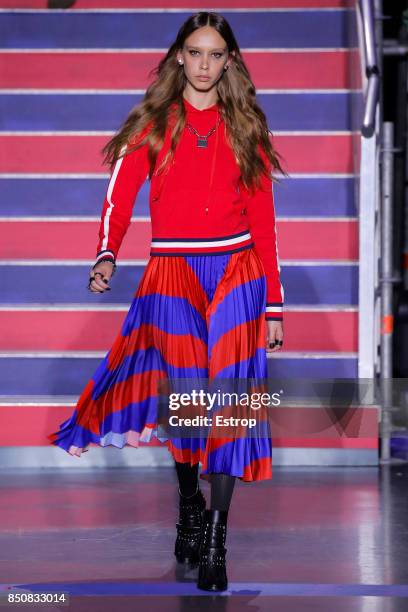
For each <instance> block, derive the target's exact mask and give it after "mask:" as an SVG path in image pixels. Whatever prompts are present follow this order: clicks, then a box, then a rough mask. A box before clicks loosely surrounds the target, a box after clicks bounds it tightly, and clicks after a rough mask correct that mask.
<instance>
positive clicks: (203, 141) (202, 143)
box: [197, 138, 208, 147]
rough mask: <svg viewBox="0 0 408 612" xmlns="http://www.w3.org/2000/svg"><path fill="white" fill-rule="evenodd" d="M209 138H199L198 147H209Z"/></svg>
mask: <svg viewBox="0 0 408 612" xmlns="http://www.w3.org/2000/svg"><path fill="white" fill-rule="evenodd" d="M207 146H208V142H207V138H197V147H207Z"/></svg>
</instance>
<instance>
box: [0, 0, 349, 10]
mask: <svg viewBox="0 0 408 612" xmlns="http://www.w3.org/2000/svg"><path fill="white" fill-rule="evenodd" d="M354 3H355V0H256V2H249V0H220V1H219V2H209V3H207V4H206V6H207V7H208V8H213V9H214V8H247V7H250V8H317V9H319V8H324V7H334V8H342V7H349V6H354ZM202 5H203V3H202V0H161V1H160V2H159V1H156V2H151V1H150V2H149V0H76V2H75V4H74V6H72V7H71V10H72V9H95V8H190V7H191V8H197V9H201V7H202ZM0 8H23V9H30V8H47V1H46V0H0Z"/></svg>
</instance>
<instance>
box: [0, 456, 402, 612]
mask: <svg viewBox="0 0 408 612" xmlns="http://www.w3.org/2000/svg"><path fill="white" fill-rule="evenodd" d="M176 482H177V481H176V473H175V470H174V468H172V467H160V468H137V469H136V468H132V469H129V468H128V469H94V470H90V469H86V470H83V469H72V470H66V469H64V470H58V471H57V470H24V471H21V470H9V471H3V472H2V473H1V475H0V608H10V609H13V610H19V609H21V610H29V609H41V610H42V609H44V610H75V611H85V610H87V611H89V612H91V611H92V612H93V611H99V610H101V611H105V610H106V611H108V610H109V611H112V610H114V611H115V612H116V611H119V610H148V611H149V612H153V611H155V610H166V611H176V610H177V611H187V610H191V609H197V610H233V611H234V612H236V611H240V610H248V612H257V611H258V610H276V611H277V612H288V611H290V612H301V611H303V610H313V611H325V612H326V611H330V612H337V611H340V610H341V611H345V610H347V612H357V611H358V612H388V611H389V612H391V611H397V610H398V611H406V610H408V512H407V509H408V507H407V506H408V504H407V484H408V466H407V465H405V464H399V465H393V466H380V467H374V468H364V467H359V468H358V467H356V468H344V467H342V468H333V467H330V468H302V469H300V468H297V469H295V468H283V467H279V468H278V467H276V468H274V472H273V477H272V480H269V481H263V482H258V483H243V482H241V481H238V482H237V484H236V488H235V491H234V495H233V500H232V505H231V509H230V513H229V520H228V534H227V542H226V546H227V550H228V552H227V568H228V577H229V589H228V590H227V591H224V592H223V593H222V594H211V593H207V592H205V591H201V590H199V589H197V587H196V576H197V568H196V567H195V568H194V567H189V566H184V567H183V566H181V565H178V564H177V563H176V560H175V557H174V555H173V546H174V539H175V521H176V519H177V502H178V497H177V484H176ZM200 486H201V487H202V490H203V491H204V494H205V496H206V498H207V501H208V502H209V500H210V487H209V484H208V483H206V482H203V481H201V480H200ZM50 592H63V593H67V594H69V601H68V602H67V603H66V604H65V605H61V604H58V605H57V604H55V603H53V604H47V605H40V604H30V605H29V604H26V605H20V604H18V603H8V597H9V596H10V595H16V594H21V596H23V595H24V594H26V596H27V594H28V595H30V593H37V594H39V593H50Z"/></svg>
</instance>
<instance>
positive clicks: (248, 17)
mask: <svg viewBox="0 0 408 612" xmlns="http://www.w3.org/2000/svg"><path fill="white" fill-rule="evenodd" d="M222 13H223V15H224V16H225V17H226V18H227V19H228V21H229V23H230V25H231V26H232V28H233V30H234V32H235V35H236V37H237V40H238V44H239V45H240V47H253V46H254V32H256V47H271V46H273V47H275V48H276V47H291V48H295V47H297V48H299V47H308V48H313V47H326V48H330V47H349V46H356V44H357V43H356V40H357V39H356V31H355V27H353V26H352V25H349V24H348V22H349V15H348V11H342V10H339V11H336V10H333V11H319V10H316V11H290V12H284V11H282V12H274V11H269V12H255V13H248V12H242V13H231V12H228V11H223V12H222ZM190 15H191V13H190V12H179V13H167V12H162V13H160V12H159V13H143V12H141V13H126V12H123V13H114V12H113V13H103V12H100V13H99V12H98V13H68V12H67V13H62V14H61V13H57V14H55V13H53V12H52V11H50V12H49V13H35V12H32V13H8V12H4V13H1V14H0V41H1V43H0V47H1V48H35V49H41V48H46V49H50V48H71V49H72V48H108V47H110V48H136V47H138V48H141V47H142V48H157V47H159V48H167V47H169V46H170V44H171V43H172V42H173V40H174V38H175V36H176V33H177V31H178V29H179V28H180V27H181V25H182V23H183V22H184V21H185V19H187V18H188V17H189V16H190ZM354 23H355V20H354V19H353V20H352V24H354Z"/></svg>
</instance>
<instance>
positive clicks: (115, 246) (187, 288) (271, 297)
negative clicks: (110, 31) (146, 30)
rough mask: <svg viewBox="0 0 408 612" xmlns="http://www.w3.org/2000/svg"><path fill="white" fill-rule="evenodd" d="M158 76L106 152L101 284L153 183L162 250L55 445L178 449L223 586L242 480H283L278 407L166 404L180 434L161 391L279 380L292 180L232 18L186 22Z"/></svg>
mask: <svg viewBox="0 0 408 612" xmlns="http://www.w3.org/2000/svg"><path fill="white" fill-rule="evenodd" d="M155 73H156V78H155V80H154V82H152V84H151V85H150V86H149V87H148V88H147V90H146V93H145V96H144V99H143V101H142V102H141V103H140V104H139V105H137V106H136V107H134V108H133V109H132V110H131V112H130V114H129V116H128V118H127V120H126V121H125V123H124V124H123V126H122V127H121V129H120V130H119V131H118V133H117V134H116V135H115V136H114V137H113V138H112V139H111V140H110V141H109V143H108V144H107V145H106V147H105V148H104V149H103V152H104V153H105V161H106V162H108V163H110V165H111V178H110V181H109V185H108V189H107V194H106V198H105V201H104V204H103V208H102V214H101V223H100V230H99V241H98V244H97V249H96V250H97V254H96V263H95V264H94V265H93V267H92V270H91V274H90V279H89V285H88V288H89V290H90V291H91V292H94V293H101V292H105V291H107V290H110V289H111V287H109V282H110V280H111V277H112V275H113V274H114V272H115V270H116V260H117V256H118V251H119V248H120V246H121V243H122V240H123V238H124V235H125V233H126V231H127V229H128V226H129V224H130V221H131V216H132V210H133V206H134V202H135V200H136V197H137V194H138V192H139V189H140V187H141V186H142V184H143V183H144V182H145V180H146V179H147V178H149V180H150V196H149V198H150V199H149V203H150V216H151V223H152V242H151V250H150V258H149V260H148V263H147V265H146V267H145V269H144V272H143V275H142V278H141V280H140V283H139V286H138V287H137V289H136V293H135V294H134V299H133V301H132V303H131V306H130V309H129V311H128V313H127V315H126V317H125V320H124V322H123V325H122V327H121V330H120V332H119V334H118V336H117V337H116V340H115V342H114V344H113V346H112V348H111V349H110V350H109V351H108V353H107V354H106V356H105V358H104V359H103V360H102V361H101V363H100V364H99V366H98V368H97V370H96V371H95V373H94V375H93V377H92V378H91V380H89V382H88V383H87V385H86V387H85V388H84V390H83V392H82V394H81V396H80V398H79V400H78V403H77V406H76V408H75V411H74V413H73V415H72V417H71V418H70V419H68V420H67V421H65V422H64V423H62V424H61V426H60V430H59V431H58V432H56V433H54V434H51V435H50V436H49V439H50V440H51V441H52V443H53V444H55V445H57V446H59V447H61V448H62V449H64V450H66V451H67V452H69V453H71V454H73V455H78V456H80V455H81V452H83V451H85V450H87V447H88V446H89V444H90V443H96V444H99V445H101V446H106V445H114V446H117V447H120V448H122V447H123V446H125V445H126V444H128V445H132V446H135V447H137V446H138V445H139V441H144V442H148V441H149V440H150V439H151V438H152V436H154V435H155V436H157V438H158V439H159V440H160V441H161V442H165V443H166V445H167V448H168V450H169V451H170V453H171V454H172V456H173V458H174V461H175V467H176V471H177V477H178V483H179V489H178V493H179V520H178V522H177V537H176V542H175V549H174V553H175V556H176V558H177V560H178V561H179V562H186V561H188V562H192V563H198V564H199V571H198V583H197V585H198V587H199V588H201V589H205V590H224V589H226V588H227V586H228V579H227V572H226V562H225V561H226V559H225V553H226V548H225V541H226V530H227V517H228V511H229V507H230V503H231V497H232V493H233V489H234V484H235V481H236V478H240V479H241V480H242V481H243V482H254V481H258V480H263V479H269V478H271V477H272V462H271V458H272V440H271V435H270V429H269V421H268V416H267V415H266V418H265V412H261V411H259V412H258V413H257V415H256V416H257V419H256V420H257V427H255V430H254V431H252V429H251V427H252V420H251V419H247V418H245V419H243V420H242V421H241V423H240V424H239V425H237V420H238V419H237V418H235V420H234V419H233V420H231V418H229V419H228V418H227V417H237V415H238V414H239V415H243V416H245V417H248V416H251V414H249V413H250V412H251V410H247V412H245V414H244V411H243V410H241V407H239V408H238V407H237V406H235V407H234V404H233V405H232V407H231V406H229V405H223V403H222V402H220V401H216V402H215V403H212V405H211V402H206V401H204V403H203V402H199V403H198V404H197V403H195V402H194V401H193V400H191V401H187V406H186V405H185V403H184V404H183V405H182V406H180V409H179V410H177V409H174V406H171V409H170V410H169V403H168V402H167V416H168V417H169V418H168V421H170V416H171V417H172V426H171V427H166V426H165V420H166V419H165V418H163V415H165V414H166V413H163V412H160V410H162V408H161V406H162V405H163V403H162V402H161V400H162V398H163V389H164V390H165V389H166V387H165V385H164V383H165V382H166V381H170V380H171V379H177V380H179V379H181V380H187V381H203V380H205V379H208V380H210V381H212V383H213V382H214V381H215V382H217V381H225V380H227V381H228V380H230V381H231V382H232V381H237V380H246V381H250V380H252V381H253V380H256V381H258V380H261V381H262V380H265V379H267V376H268V372H267V352H273V351H276V350H279V349H280V348H281V346H282V342H283V323H282V308H283V301H284V291H283V287H282V285H281V282H280V267H279V259H278V249H277V239H276V224H275V210H274V200H273V181H274V180H275V177H273V176H272V171H273V170H278V171H279V172H281V173H282V174H286V173H285V172H284V171H283V170H282V168H281V165H280V163H279V161H278V157H280V156H279V155H278V153H277V152H276V151H275V150H274V148H273V146H272V143H271V140H270V138H269V134H270V131H269V129H268V125H267V121H266V117H265V115H264V113H263V111H262V110H261V109H260V107H259V106H258V104H257V101H256V95H255V88H254V85H253V83H252V81H251V79H250V76H249V72H248V69H247V68H246V66H245V63H244V61H243V59H242V56H241V53H240V50H239V47H238V44H237V42H236V39H235V37H234V34H233V32H232V30H231V28H230V26H229V24H228V22H227V21H226V20H225V19H224V17H222V16H221V15H219V14H217V13H212V12H210V13H208V12H199V13H196V14H195V15H192V16H191V17H190V18H189V19H187V20H186V21H185V23H184V24H183V25H182V27H181V28H180V30H179V32H178V34H177V38H176V40H175V42H174V43H173V44H172V45H171V46H170V48H169V50H168V52H167V54H166V56H165V57H164V58H163V59H162V60H161V61H160V63H159V64H158V67H157V68H156V69H155ZM193 386H194V385H191V387H193ZM248 386H249V387H251V385H250V384H249V383H248ZM170 388H174V387H171V386H170ZM214 388H215V389H216V386H215V387H214ZM168 390H169V388H167V391H168ZM213 390H214V389H213ZM200 393H202V391H200ZM208 395H209V394H208ZM164 396H165V397H166V398H167V400H168V398H169V397H170V396H169V395H168V394H167V395H166V393H164ZM177 397H178V396H177ZM201 397H207V396H206V395H205V394H204V395H203V394H202V395H201ZM217 397H218V396H217ZM211 401H212V400H211ZM197 406H199V407H198V408H197ZM170 413H171V414H170ZM217 415H218V417H220V416H222V417H224V416H225V417H226V419H225V420H226V422H227V425H228V426H227V427H226V428H225V429H223V425H224V423H222V424H221V421H218V420H217V424H216V425H215V418H216V417H217ZM252 416H253V415H252ZM173 417H174V418H173ZM188 417H192V419H191V420H190V421H189V420H188ZM194 417H197V418H198V417H200V419H199V420H200V428H199V430H197V435H194V434H192V435H191V430H189V431H190V435H187V434H186V435H177V434H174V431H175V430H176V429H177V424H178V423H180V422H181V421H183V419H184V421H183V422H184V424H185V423H186V422H187V423H190V424H191V423H192V422H193V421H194ZM204 417H207V418H206V419H205V418H204ZM173 421H174V424H173ZM197 422H198V420H197ZM204 422H205V425H204V426H203V423H204ZM231 422H233V423H234V424H233V425H231ZM167 424H168V423H167ZM173 425H174V426H173ZM182 431H185V430H182ZM170 432H173V433H171V434H170ZM203 432H205V435H203ZM254 432H255V434H254ZM199 464H201V472H200V478H202V479H205V480H207V481H209V482H210V484H211V504H210V507H209V508H208V509H207V508H206V502H205V499H204V496H203V494H202V492H201V490H200V487H199V480H198V475H199V472H198V469H199Z"/></svg>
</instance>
